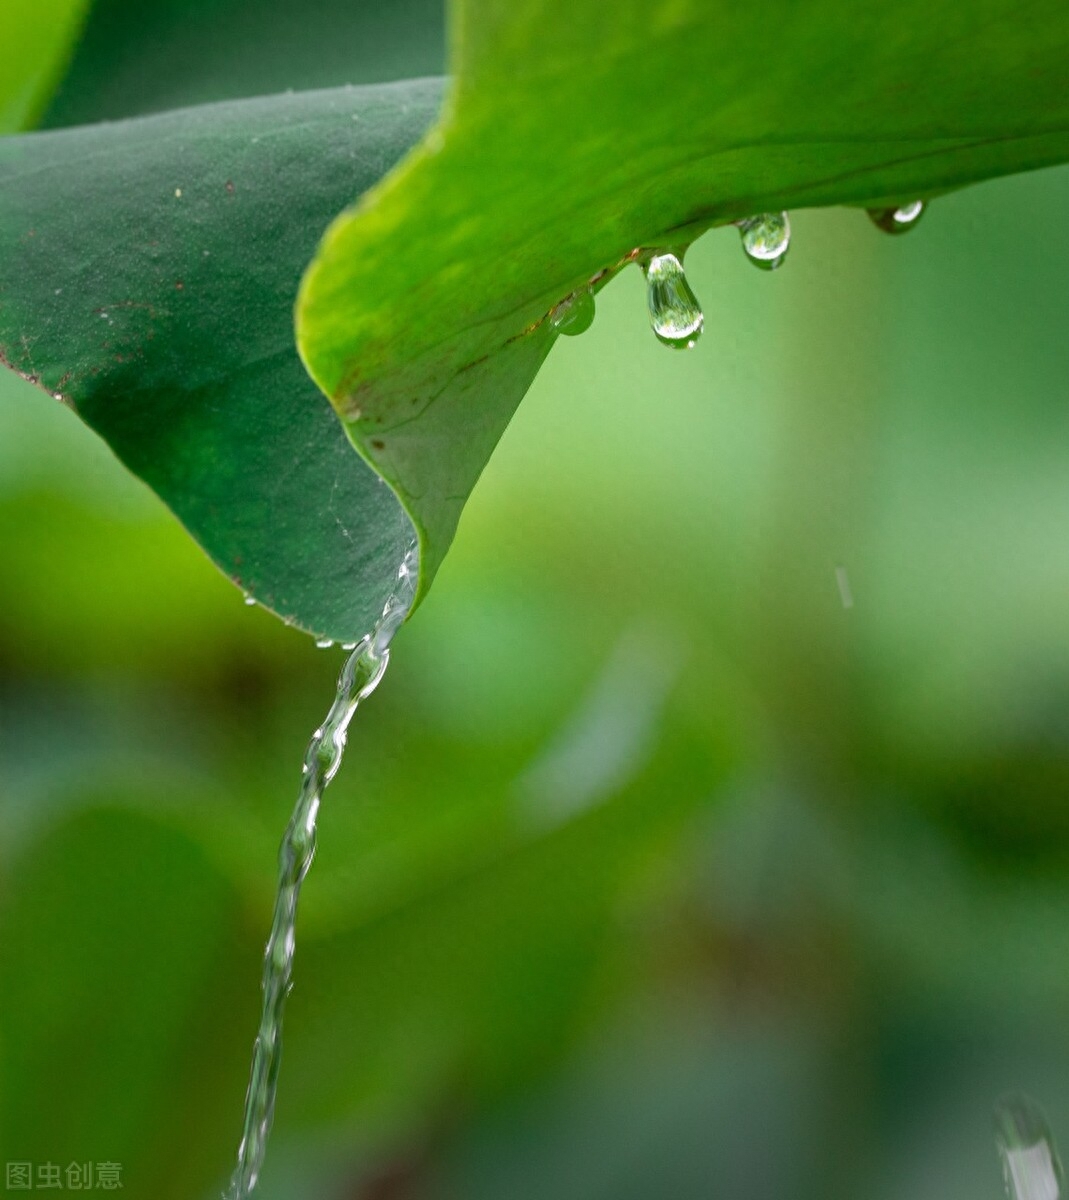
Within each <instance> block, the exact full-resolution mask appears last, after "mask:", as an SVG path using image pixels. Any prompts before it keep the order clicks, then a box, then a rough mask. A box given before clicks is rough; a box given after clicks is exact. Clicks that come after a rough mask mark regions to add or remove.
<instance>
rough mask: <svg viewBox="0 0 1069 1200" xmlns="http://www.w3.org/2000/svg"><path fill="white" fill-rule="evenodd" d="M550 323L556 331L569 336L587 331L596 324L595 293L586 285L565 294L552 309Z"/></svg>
mask: <svg viewBox="0 0 1069 1200" xmlns="http://www.w3.org/2000/svg"><path fill="white" fill-rule="evenodd" d="M549 323H550V325H552V326H553V329H554V331H555V332H556V333H563V334H565V335H566V336H567V337H576V336H578V335H579V334H580V333H586V331H587V330H588V329H589V328H590V326H591V325H593V324H594V293H593V292H592V291H591V290H590V288H588V287H585V288H579V289H578V291H575V292H572V294H571V295H570V296H565V298H564V299H563V300H562V301H561V302H560V304H558V305H557V306H556V307H555V308H553V309H551V310H550V313H549Z"/></svg>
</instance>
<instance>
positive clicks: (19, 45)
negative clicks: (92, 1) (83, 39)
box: [0, 0, 88, 133]
mask: <svg viewBox="0 0 1069 1200" xmlns="http://www.w3.org/2000/svg"><path fill="white" fill-rule="evenodd" d="M87 3H88V0H4V4H3V7H2V8H0V133H7V132H9V131H11V130H15V129H25V128H26V127H27V126H30V125H33V124H34V123H35V122H36V120H37V118H38V117H39V116H40V114H41V111H42V109H43V108H44V106H45V105H46V104H47V103H48V99H49V95H50V93H51V91H52V88H53V87H54V86H55V84H56V81H57V79H58V77H59V75H60V72H61V71H62V69H63V65H64V62H65V60H66V58H67V56H68V54H69V53H70V48H71V43H72V42H73V41H74V38H75V36H76V35H77V33H78V27H79V26H80V24H81V22H82V14H83V12H84V10H85V7H86V4H87Z"/></svg>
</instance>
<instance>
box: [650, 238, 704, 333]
mask: <svg viewBox="0 0 1069 1200" xmlns="http://www.w3.org/2000/svg"><path fill="white" fill-rule="evenodd" d="M642 269H643V271H645V273H646V302H647V304H648V305H649V310H650V325H652V326H653V332H654V333H655V334H656V335H657V337H658V338H659V339H660V340H661V341H662V342H664V344H665V345H666V346H671V347H672V348H673V349H675V350H689V349H690V348H691V346H693V345H694V343H695V342H696V341H697V340H698V338H699V337H700V336H701V332H702V325H703V324H704V323H705V318H704V317H703V316H702V308H701V305H700V304H699V303H698V298H697V296H695V295H694V293H693V292H692V291H691V290H690V284H689V283H687V277H686V275H684V274H683V264H682V263H681V262H680V261H679V259H678V258H676V256H675V255H674V254H655V255H654V256H653V257H652V258H651V259H650V260H649V261H648V262H646V263H644V264H643V267H642Z"/></svg>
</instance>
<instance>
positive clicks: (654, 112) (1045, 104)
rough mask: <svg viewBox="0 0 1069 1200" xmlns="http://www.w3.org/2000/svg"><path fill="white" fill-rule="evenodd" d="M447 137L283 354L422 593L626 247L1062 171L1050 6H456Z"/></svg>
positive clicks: (374, 213)
mask: <svg viewBox="0 0 1069 1200" xmlns="http://www.w3.org/2000/svg"><path fill="white" fill-rule="evenodd" d="M453 34H454V45H453V70H454V74H455V83H454V85H453V88H452V92H451V97H450V102H449V104H448V105H447V109H446V112H445V115H444V117H443V119H442V122H441V123H440V124H439V125H438V127H436V128H435V129H434V130H433V131H432V132H430V133H429V134H428V135H427V137H426V139H425V141H424V143H423V144H422V146H421V147H420V148H419V149H418V150H416V151H415V152H414V153H413V154H412V155H411V156H410V157H409V158H408V160H407V161H406V162H405V163H404V165H403V166H401V167H400V168H399V169H398V170H397V171H395V172H394V173H393V174H392V175H391V176H390V177H389V178H388V179H386V180H385V181H384V182H383V183H382V184H380V185H379V186H378V187H377V188H376V189H375V190H373V191H372V192H371V193H369V194H367V195H365V196H363V198H362V199H361V200H360V202H359V203H358V204H357V206H356V207H355V208H354V209H353V210H352V211H350V212H349V213H347V214H345V215H343V216H342V217H341V218H340V219H339V220H338V221H337V222H336V223H335V225H334V226H333V227H332V228H331V230H330V231H329V233H328V235H327V237H326V238H325V240H324V242H323V245H322V247H321V250H320V254H319V256H318V258H317V260H316V261H315V263H314V264H313V266H312V267H311V269H310V271H309V273H308V274H307V276H306V278H305V280H304V284H303V288H302V293H301V297H300V301H299V305H298V338H299V343H300V346H301V351H302V355H303V357H304V359H305V362H306V363H307V364H308V366H309V368H310V370H311V372H312V374H313V375H314V377H315V378H316V379H317V380H318V382H319V383H320V385H321V386H322V388H323V389H324V391H325V392H326V393H327V394H328V395H329V396H330V397H331V399H332V401H333V403H334V404H335V406H336V408H337V410H338V412H339V414H340V415H341V416H342V418H343V420H344V421H345V422H346V427H347V429H348V431H349V435H350V437H351V438H352V439H353V442H354V444H355V445H356V446H357V447H358V448H359V449H360V450H361V452H362V453H363V454H364V455H365V456H366V457H367V458H368V460H369V461H370V462H371V463H372V464H373V465H374V466H375V467H376V468H377V469H378V470H379V471H381V472H382V474H383V475H384V477H385V478H386V479H387V480H389V482H390V483H391V485H392V486H393V487H394V488H395V489H396V490H397V492H398V494H399V496H400V497H401V499H402V501H403V503H404V504H405V506H406V508H407V510H408V511H409V513H410V514H411V516H412V518H413V520H414V522H415V524H416V526H417V528H418V529H419V531H420V534H421V539H422V558H421V564H422V571H421V581H420V586H421V593H422V592H423V591H425V590H426V588H427V587H428V586H429V584H430V581H431V579H432V577H433V574H434V571H435V570H436V568H437V566H438V564H439V563H440V561H441V559H442V556H443V555H444V553H445V551H446V549H447V548H448V545H449V542H450V540H451V538H452V535H453V532H454V529H455V526H456V522H457V520H458V518H459V515H460V511H461V508H462V507H463V504H464V502H465V500H466V498H467V496H468V494H469V493H470V491H471V489H472V487H473V486H474V483H475V481H476V479H477V478H478V475H479V473H480V471H481V470H482V467H483V465H484V464H485V462H486V459H487V457H488V456H489V454H490V452H491V450H492V449H493V446H494V445H495V444H496V442H497V440H498V438H499V437H500V435H501V432H502V430H503V429H504V427H505V425H506V424H507V422H508V420H509V418H510V417H511V415H512V413H513V411H514V409H515V406H516V404H517V403H518V402H519V400H520V398H521V397H522V395H523V393H524V392H525V390H526V389H527V387H528V385H529V383H530V381H531V379H532V378H533V376H534V374H535V372H536V371H537V370H538V367H539V365H540V363H541V361H542V360H543V358H544V356H545V355H546V353H547V352H548V350H549V349H550V346H551V344H552V342H553V340H554V337H555V334H554V333H553V332H552V330H551V328H550V324H549V322H548V321H547V320H546V319H545V318H546V315H547V313H548V312H549V311H550V309H551V308H552V307H553V306H554V305H555V304H556V303H557V302H558V301H560V300H561V299H562V298H564V297H566V296H568V295H569V294H570V293H572V291H573V290H574V289H577V288H579V287H583V286H585V285H587V283H588V282H589V283H592V284H593V285H594V286H595V288H596V287H598V286H601V285H602V284H603V283H604V282H606V281H607V279H608V278H610V277H611V275H612V274H613V273H614V272H615V271H617V270H618V269H621V268H622V267H623V266H624V265H626V263H627V261H629V256H630V252H632V251H633V250H634V249H635V248H637V247H645V248H653V247H657V246H663V245H669V246H676V247H683V246H685V245H686V244H687V243H689V242H690V241H691V240H693V238H694V237H696V236H697V235H698V234H699V233H700V232H702V231H703V230H704V229H706V228H708V227H710V226H712V225H716V224H722V223H725V222H728V221H731V220H736V219H739V218H742V217H746V216H748V215H750V214H752V213H755V212H763V211H778V210H781V209H789V208H792V207H799V206H806V205H827V204H857V205H883V204H889V203H895V202H902V201H905V200H911V199H913V198H915V197H927V196H932V195H935V194H937V193H939V192H941V191H945V190H947V189H950V188H954V187H957V186H960V185H963V184H966V183H969V182H972V181H975V180H979V179H983V178H986V177H989V176H995V175H999V174H1006V173H1010V172H1015V171H1020V170H1025V169H1029V168H1034V167H1038V166H1042V165H1046V164H1050V163H1055V162H1060V161H1063V160H1065V159H1066V158H1069V89H1067V88H1066V86H1065V81H1066V77H1067V72H1069V8H1067V7H1066V5H1065V4H1064V3H1062V2H1061V0H1030V2H1028V3H1023V4H1022V3H1021V2H1020V0H978V2H976V3H972V4H969V5H963V4H961V3H959V0H923V3H922V2H921V0H903V2H900V3H898V4H894V5H871V4H865V3H861V2H859V0H854V2H849V3H848V2H844V0H805V2H804V3H799V2H798V0H775V2H774V3H771V4H766V5H762V6H760V8H755V7H754V6H752V5H749V6H748V5H738V4H728V3H724V2H723V0H720V2H716V3H712V2H710V0H657V2H651V0H616V2H615V3H613V4H612V5H611V6H610V5H608V4H605V3H598V2H596V0H491V2H490V3H480V4H475V3H473V0H457V4H456V6H455V9H454V19H453Z"/></svg>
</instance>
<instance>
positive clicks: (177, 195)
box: [174, 188, 182, 200]
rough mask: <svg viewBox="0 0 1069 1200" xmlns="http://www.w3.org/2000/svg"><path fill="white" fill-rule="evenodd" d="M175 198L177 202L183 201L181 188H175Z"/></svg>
mask: <svg viewBox="0 0 1069 1200" xmlns="http://www.w3.org/2000/svg"><path fill="white" fill-rule="evenodd" d="M174 198H175V199H176V200H181V199H182V189H181V188H175V189H174Z"/></svg>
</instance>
